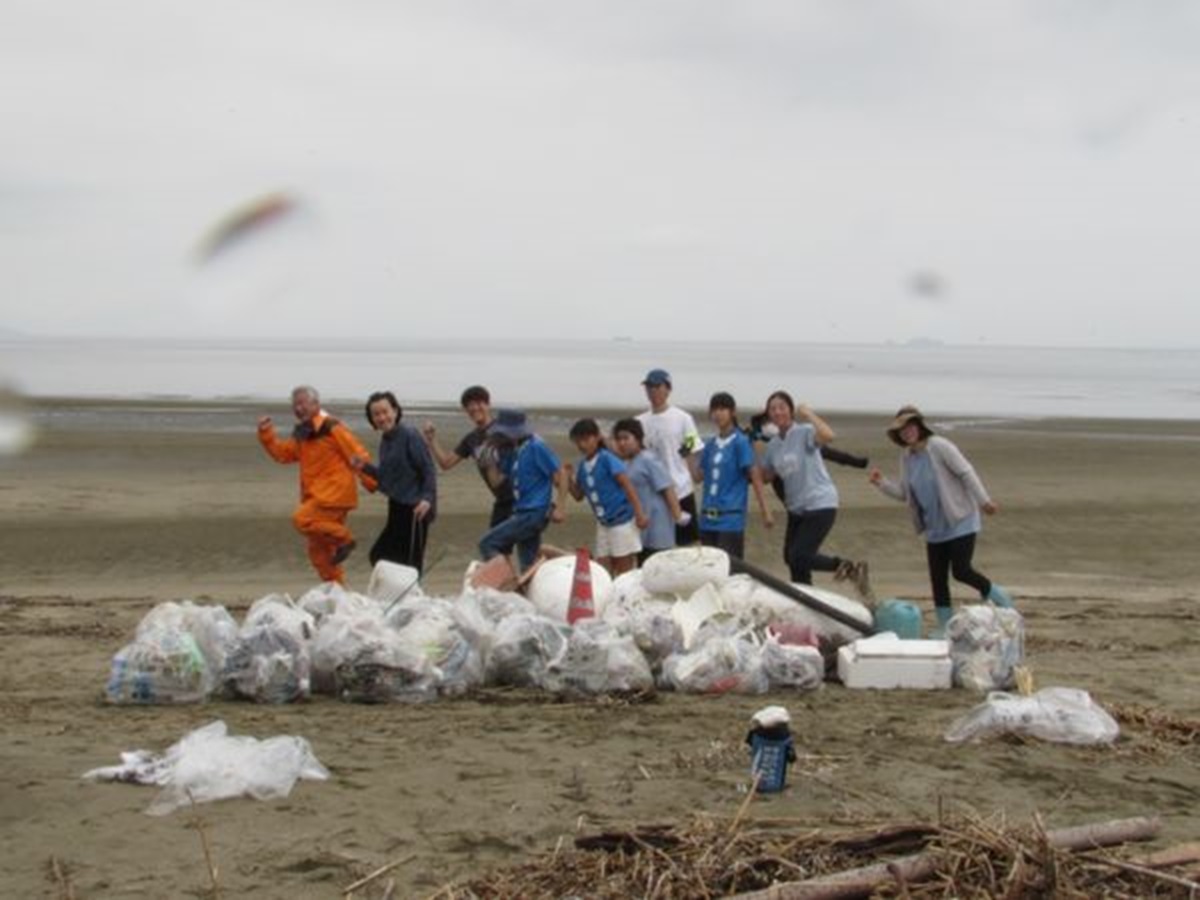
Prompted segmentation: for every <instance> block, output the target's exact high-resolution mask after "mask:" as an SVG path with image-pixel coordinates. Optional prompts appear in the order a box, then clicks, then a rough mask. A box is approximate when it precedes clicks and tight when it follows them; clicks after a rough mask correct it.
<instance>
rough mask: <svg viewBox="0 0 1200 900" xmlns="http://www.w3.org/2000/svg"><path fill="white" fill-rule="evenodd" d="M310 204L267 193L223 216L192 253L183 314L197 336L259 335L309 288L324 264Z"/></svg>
mask: <svg viewBox="0 0 1200 900" xmlns="http://www.w3.org/2000/svg"><path fill="white" fill-rule="evenodd" d="M320 224H321V223H320V220H319V218H318V216H317V215H316V212H315V211H314V209H313V207H312V205H311V204H310V203H308V202H307V201H304V200H301V199H300V197H299V196H298V195H296V194H294V193H291V192H284V191H275V192H272V193H269V194H263V195H262V196H260V197H258V198H256V199H254V200H251V201H249V202H247V203H244V204H242V205H241V206H238V207H237V208H235V209H234V210H232V211H231V212H230V213H228V214H227V215H226V216H224V217H223V218H222V219H221V220H220V221H219V222H218V223H217V224H216V225H214V226H213V228H212V229H211V230H210V231H209V232H208V234H207V235H206V236H205V237H204V239H203V240H202V241H201V243H200V244H199V246H198V247H197V249H196V257H195V259H196V263H197V265H196V266H195V268H194V269H193V270H192V272H193V277H192V278H191V280H190V282H189V283H188V285H187V287H186V289H185V292H184V297H183V299H184V303H185V311H184V312H185V315H186V316H187V317H188V321H189V322H190V323H191V325H192V327H193V328H194V329H197V330H198V331H199V332H202V333H214V332H218V331H228V332H229V333H234V334H238V333H241V332H242V330H244V329H248V330H253V329H259V330H262V329H267V328H270V327H272V325H271V323H272V322H273V321H274V319H275V318H276V317H277V316H278V315H279V314H281V313H283V312H285V311H287V310H288V309H289V308H290V305H289V304H293V303H294V302H295V300H296V297H297V295H298V294H302V293H303V292H304V291H305V290H306V289H307V286H308V285H310V284H311V283H312V282H313V279H314V275H315V274H316V272H317V271H318V270H319V269H320V267H321V266H322V264H323V261H325V257H326V251H327V249H328V248H327V247H325V246H323V245H322V244H321V242H320V241H319V238H320V237H321V228H320V227H319V226H320Z"/></svg>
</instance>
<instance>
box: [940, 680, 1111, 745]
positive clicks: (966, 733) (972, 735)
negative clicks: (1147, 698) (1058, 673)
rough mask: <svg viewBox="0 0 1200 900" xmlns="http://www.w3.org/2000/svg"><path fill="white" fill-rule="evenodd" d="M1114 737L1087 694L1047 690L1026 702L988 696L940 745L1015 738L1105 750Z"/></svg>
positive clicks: (1003, 695) (1105, 715)
mask: <svg viewBox="0 0 1200 900" xmlns="http://www.w3.org/2000/svg"><path fill="white" fill-rule="evenodd" d="M1120 732H1121V729H1120V726H1119V725H1117V722H1116V720H1115V719H1114V718H1113V717H1112V716H1110V715H1109V714H1108V712H1106V711H1105V709H1104V707H1102V706H1100V704H1098V703H1096V702H1095V701H1094V700H1092V697H1091V695H1090V694H1088V692H1087V691H1081V690H1079V689H1077V688H1066V687H1049V688H1043V689H1042V690H1040V691H1038V692H1037V693H1035V694H1033V695H1032V696H1029V697H1022V696H1020V695H1018V694H1007V693H1003V692H1001V691H993V692H992V693H990V694H988V696H987V699H986V700H985V701H984V702H983V703H981V704H979V705H978V706H976V707H975V708H974V709H972V710H971V711H970V712H968V713H967V714H966V715H965V716H963V717H962V718H960V719H958V720H957V721H956V722H955V723H954V724H953V725H951V726H950V729H949V730H948V731H947V732H946V740H947V741H949V742H950V743H953V744H957V743H962V742H964V741H981V740H984V739H986V738H991V737H997V736H999V735H1003V734H1017V735H1025V736H1028V737H1035V738H1038V739H1039V740H1043V741H1053V742H1055V743H1060V744H1111V743H1112V742H1113V741H1115V740H1116V739H1117V736H1118V735H1119V734H1120Z"/></svg>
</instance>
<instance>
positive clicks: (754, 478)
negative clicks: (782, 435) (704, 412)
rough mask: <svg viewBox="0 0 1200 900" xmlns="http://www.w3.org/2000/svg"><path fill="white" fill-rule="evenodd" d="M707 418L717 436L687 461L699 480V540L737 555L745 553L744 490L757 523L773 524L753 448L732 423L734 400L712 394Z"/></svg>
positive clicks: (734, 407) (734, 408)
mask: <svg viewBox="0 0 1200 900" xmlns="http://www.w3.org/2000/svg"><path fill="white" fill-rule="evenodd" d="M708 417H709V419H710V420H711V421H712V423H713V424H714V425H716V426H717V437H716V438H714V439H713V440H711V441H707V442H705V445H704V450H703V451H702V452H701V453H700V454H699V455H698V457H693V458H692V459H689V464H690V467H691V470H692V478H693V479H694V480H696V481H697V482H701V481H702V482H704V490H703V492H702V494H701V496H700V502H699V503H698V504H697V514H698V515H699V517H700V543H701V544H704V545H705V546H708V547H719V548H721V549H722V550H724V551H725V552H726V553H728V554H729V555H730V556H732V557H735V558H737V559H741V558H742V557H743V556H744V555H745V552H746V503H747V500H748V499H749V496H748V490H747V488H748V487H750V486H752V487H753V488H754V498H755V500H756V501H757V502H758V508H759V510H760V511H761V512H762V518H763V524H764V525H765V526H766V527H767V528H771V527H773V526H774V524H775V520H774V518H772V516H771V511H770V509H769V508H768V507H767V502H766V498H765V497H764V496H763V489H762V484H763V483H762V472H761V471H760V470H759V468H758V464H757V462H756V461H755V459H754V448H753V447H752V446H751V445H750V439H749V438H747V437H746V435H745V433H744V432H743V431H742V429H741V428H739V427H738V422H737V404H736V403H735V402H734V399H733V397H732V396H731V395H730V394H727V393H726V392H724V391H720V392H718V393H716V394H713V395H712V399H710V400H709V402H708Z"/></svg>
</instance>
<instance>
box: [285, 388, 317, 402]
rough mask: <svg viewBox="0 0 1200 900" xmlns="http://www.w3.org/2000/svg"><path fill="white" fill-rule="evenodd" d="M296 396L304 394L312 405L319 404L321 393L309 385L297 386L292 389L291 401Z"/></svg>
mask: <svg viewBox="0 0 1200 900" xmlns="http://www.w3.org/2000/svg"><path fill="white" fill-rule="evenodd" d="M298 394H304V395H305V396H306V397H308V399H310V400H312V401H313V402H314V403H320V402H321V392H320V391H318V390H317V389H316V388H315V387H313V386H312V385H311V384H301V385H298V386H296V387H294V388H292V399H293V400H295V399H296V396H297V395H298Z"/></svg>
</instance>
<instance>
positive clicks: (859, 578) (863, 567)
mask: <svg viewBox="0 0 1200 900" xmlns="http://www.w3.org/2000/svg"><path fill="white" fill-rule="evenodd" d="M852 566H853V569H854V571H853V572H852V573H851V575H850V578H851V580H852V581H853V582H854V588H855V590H857V591H858V595H859V596H860V597H862V598H863V599H864V600H866V601H867V602H868V603H874V602H875V592H874V591H873V590H871V576H870V570H869V567H868V565H867V561H866V560H865V559H864V560H863V561H862V562H857V563H853V564H852Z"/></svg>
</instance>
